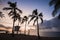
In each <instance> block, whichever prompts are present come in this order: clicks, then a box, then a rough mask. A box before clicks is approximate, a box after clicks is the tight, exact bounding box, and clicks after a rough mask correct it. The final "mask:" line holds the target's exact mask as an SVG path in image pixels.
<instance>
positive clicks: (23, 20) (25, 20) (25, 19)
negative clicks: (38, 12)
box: [21, 16, 28, 34]
mask: <svg viewBox="0 0 60 40" xmlns="http://www.w3.org/2000/svg"><path fill="white" fill-rule="evenodd" d="M27 21H28V17H27V16H24V17H23V19H22V22H21V24H22V23H24V22H25V31H24V33H25V34H26V24H27Z"/></svg>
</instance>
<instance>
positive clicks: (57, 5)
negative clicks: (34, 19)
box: [49, 0, 60, 16]
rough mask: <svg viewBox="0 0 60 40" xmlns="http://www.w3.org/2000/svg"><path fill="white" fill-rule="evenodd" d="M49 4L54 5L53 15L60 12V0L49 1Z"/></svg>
mask: <svg viewBox="0 0 60 40" xmlns="http://www.w3.org/2000/svg"><path fill="white" fill-rule="evenodd" d="M49 5H50V6H52V5H54V10H53V12H52V15H53V16H55V15H56V14H57V12H58V10H59V9H60V0H51V1H50V2H49Z"/></svg>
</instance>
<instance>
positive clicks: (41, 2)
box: [0, 0, 53, 26]
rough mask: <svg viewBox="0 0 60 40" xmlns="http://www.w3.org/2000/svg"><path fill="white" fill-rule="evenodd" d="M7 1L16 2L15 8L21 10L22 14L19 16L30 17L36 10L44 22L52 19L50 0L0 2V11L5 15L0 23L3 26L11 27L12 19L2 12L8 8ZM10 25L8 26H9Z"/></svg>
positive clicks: (1, 0) (3, 0)
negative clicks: (41, 15)
mask: <svg viewBox="0 0 60 40" xmlns="http://www.w3.org/2000/svg"><path fill="white" fill-rule="evenodd" d="M8 1H11V2H17V7H18V8H19V9H21V10H22V12H23V14H21V15H23V16H24V15H27V16H28V15H30V14H32V11H33V10H35V9H38V13H41V12H42V13H43V19H44V20H50V19H52V18H53V17H52V11H53V7H50V6H49V2H50V0H0V11H2V12H3V14H5V18H2V19H1V20H0V22H2V23H4V22H5V23H4V24H5V25H10V24H11V25H12V23H13V21H12V19H11V18H10V17H9V16H8V15H7V14H8V13H9V11H4V10H2V9H3V8H4V7H9V5H8V4H7V2H8ZM11 25H10V26H11Z"/></svg>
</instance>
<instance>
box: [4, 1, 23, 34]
mask: <svg viewBox="0 0 60 40" xmlns="http://www.w3.org/2000/svg"><path fill="white" fill-rule="evenodd" d="M8 4H9V6H10V7H4V8H3V10H10V12H9V13H8V15H9V16H12V19H13V28H12V33H13V34H14V23H15V21H16V20H17V14H18V13H17V11H19V12H20V13H22V11H21V10H20V9H18V8H17V5H16V4H17V2H15V3H12V2H10V1H9V2H8Z"/></svg>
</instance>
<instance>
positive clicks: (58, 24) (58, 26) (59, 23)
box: [39, 17, 60, 31]
mask: <svg viewBox="0 0 60 40" xmlns="http://www.w3.org/2000/svg"><path fill="white" fill-rule="evenodd" d="M39 27H40V29H41V30H42V29H50V30H52V31H59V30H60V19H58V18H57V17H55V18H53V19H51V20H48V21H47V20H44V23H43V24H39Z"/></svg>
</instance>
